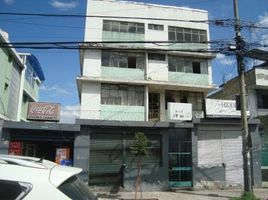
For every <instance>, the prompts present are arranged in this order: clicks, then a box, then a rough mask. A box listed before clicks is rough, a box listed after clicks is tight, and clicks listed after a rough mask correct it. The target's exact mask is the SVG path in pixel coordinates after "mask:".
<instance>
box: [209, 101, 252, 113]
mask: <svg viewBox="0 0 268 200" xmlns="http://www.w3.org/2000/svg"><path fill="white" fill-rule="evenodd" d="M247 115H249V111H247ZM206 116H207V117H240V116H241V112H240V110H236V101H235V100H220V99H206Z"/></svg>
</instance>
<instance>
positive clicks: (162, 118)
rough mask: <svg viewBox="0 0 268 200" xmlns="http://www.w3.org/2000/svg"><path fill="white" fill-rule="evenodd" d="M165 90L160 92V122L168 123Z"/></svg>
mask: <svg viewBox="0 0 268 200" xmlns="http://www.w3.org/2000/svg"><path fill="white" fill-rule="evenodd" d="M165 101H166V97H165V90H162V91H161V92H160V121H166V108H165V103H166V102H165Z"/></svg>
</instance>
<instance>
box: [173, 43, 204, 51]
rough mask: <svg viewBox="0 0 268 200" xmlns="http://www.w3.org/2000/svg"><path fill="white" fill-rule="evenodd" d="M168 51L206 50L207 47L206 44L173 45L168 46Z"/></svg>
mask: <svg viewBox="0 0 268 200" xmlns="http://www.w3.org/2000/svg"><path fill="white" fill-rule="evenodd" d="M168 48H169V49H182V50H183V49H188V50H196V49H206V48H208V46H207V45H206V44H197V43H180V44H175V43H174V44H173V45H170V46H168Z"/></svg>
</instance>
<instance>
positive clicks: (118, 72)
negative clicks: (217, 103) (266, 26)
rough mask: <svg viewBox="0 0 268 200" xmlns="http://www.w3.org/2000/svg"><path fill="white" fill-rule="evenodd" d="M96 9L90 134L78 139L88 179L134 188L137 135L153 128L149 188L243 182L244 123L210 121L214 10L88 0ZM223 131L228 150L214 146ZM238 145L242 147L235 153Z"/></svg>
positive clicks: (91, 23) (86, 79) (82, 80)
mask: <svg viewBox="0 0 268 200" xmlns="http://www.w3.org/2000/svg"><path fill="white" fill-rule="evenodd" d="M87 15H88V17H87V19H86V26H85V42H84V43H83V44H81V46H80V65H81V75H80V76H79V77H77V85H78V93H79V98H80V103H81V114H80V119H78V120H77V121H76V122H77V123H78V124H80V125H81V131H80V135H77V137H76V139H75V142H74V149H75V151H74V165H75V166H78V167H81V168H83V169H84V171H85V176H84V178H85V180H88V181H89V183H92V184H95V183H108V182H112V183H117V184H118V181H119V182H120V181H122V182H121V183H120V184H121V185H122V186H125V187H128V188H131V186H133V181H134V180H135V175H136V169H135V166H134V165H133V162H134V161H135V158H134V157H133V155H131V151H130V149H131V145H132V143H133V140H134V134H135V132H144V133H145V134H146V135H147V137H148V139H149V141H150V144H151V145H152V146H151V149H150V156H149V157H148V158H145V160H144V163H145V166H144V167H143V171H142V175H143V180H144V182H145V183H144V184H146V183H148V184H150V186H152V185H154V186H153V187H158V188H167V187H203V186H207V185H210V182H212V184H211V185H213V186H215V185H216V187H221V188H222V187H224V186H227V185H228V186H229V185H243V174H242V173H241V172H242V170H243V169H242V166H240V165H239V166H237V162H239V164H241V161H240V159H239V160H238V161H237V162H234V163H232V161H231V160H228V159H227V158H226V157H228V158H229V157H230V156H231V157H232V156H236V157H239V154H240V153H241V144H242V143H241V129H240V124H239V120H237V119H231V118H229V119H227V120H222V119H219V120H218V119H217V120H216V121H215V120H214V119H206V118H205V106H204V100H205V97H206V95H207V92H208V91H209V90H210V89H211V88H212V87H213V86H212V74H211V60H212V59H213V58H214V57H215V55H214V54H212V53H210V52H209V45H208V42H207V41H209V26H208V13H207V11H204V10H197V9H190V8H180V7H172V6H163V5H153V4H144V3H136V2H130V1H114V0H105V1H100V0H88V5H87ZM252 127H253V128H252V129H251V131H255V129H256V125H255V124H253V126H252ZM208 132H209V134H207V133H208ZM234 132H235V134H234ZM215 134H218V135H219V136H221V138H220V139H219V141H224V147H223V143H221V142H220V144H221V146H220V147H218V146H217V145H214V143H213V142H214V139H215V137H214V135H215ZM236 138H238V139H237V140H234V139H236ZM231 141H238V144H239V145H238V146H237V143H235V142H233V143H232V142H231ZM211 143H213V145H211ZM240 143H241V144H240ZM217 144H218V143H217ZM229 144H230V145H232V146H237V148H235V149H234V150H233V151H228V145H229ZM217 147H218V148H217ZM215 148H217V149H215ZM224 148H225V149H224ZM207 152H210V153H213V152H216V153H215V154H213V156H212V155H208V154H207ZM219 154H221V155H222V157H221V159H220V158H216V157H217V156H218V155H219ZM223 154H224V155H223ZM81 155H82V156H81ZM78 157H79V158H78ZM214 158H215V159H218V160H217V162H215V159H214ZM241 158H242V154H241ZM226 165H228V166H227V167H226ZM125 167H126V168H125ZM234 168H237V170H236V171H235V170H233V169H234ZM236 172H239V173H236ZM235 173H236V176H233V175H234V174H235ZM234 179H235V180H234ZM215 183H216V184H215ZM218 183H219V184H218Z"/></svg>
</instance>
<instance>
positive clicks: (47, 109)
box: [27, 103, 60, 121]
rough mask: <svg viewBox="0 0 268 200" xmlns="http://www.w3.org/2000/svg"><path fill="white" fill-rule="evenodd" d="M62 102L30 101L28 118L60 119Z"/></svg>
mask: <svg viewBox="0 0 268 200" xmlns="http://www.w3.org/2000/svg"><path fill="white" fill-rule="evenodd" d="M59 111H60V104H53V103H29V107H28V117H27V118H28V119H30V120H45V121H58V120H59Z"/></svg>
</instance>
